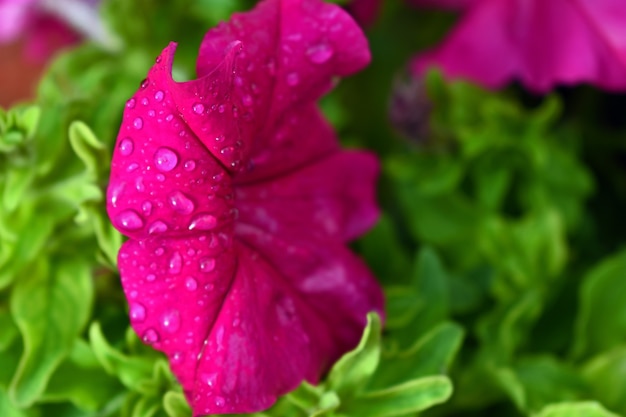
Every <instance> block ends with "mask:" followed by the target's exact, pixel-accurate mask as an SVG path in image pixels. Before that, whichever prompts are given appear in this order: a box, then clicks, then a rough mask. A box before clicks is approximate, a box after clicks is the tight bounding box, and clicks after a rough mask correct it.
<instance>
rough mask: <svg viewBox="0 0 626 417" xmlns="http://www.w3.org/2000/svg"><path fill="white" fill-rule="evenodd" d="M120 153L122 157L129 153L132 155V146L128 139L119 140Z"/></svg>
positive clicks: (130, 140)
mask: <svg viewBox="0 0 626 417" xmlns="http://www.w3.org/2000/svg"><path fill="white" fill-rule="evenodd" d="M119 148H120V153H121V154H122V155H124V156H128V155H130V154H131V153H133V148H134V144H133V141H132V139H130V138H124V139H122V140H121V142H120V146H119Z"/></svg>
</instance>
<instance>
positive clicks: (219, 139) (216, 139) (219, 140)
mask: <svg viewBox="0 0 626 417" xmlns="http://www.w3.org/2000/svg"><path fill="white" fill-rule="evenodd" d="M223 140H224V135H220V136H216V137H215V141H216V142H222V141H223Z"/></svg>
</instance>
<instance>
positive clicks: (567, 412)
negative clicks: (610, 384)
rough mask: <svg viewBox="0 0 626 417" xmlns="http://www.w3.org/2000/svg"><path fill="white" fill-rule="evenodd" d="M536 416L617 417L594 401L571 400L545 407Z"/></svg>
mask: <svg viewBox="0 0 626 417" xmlns="http://www.w3.org/2000/svg"><path fill="white" fill-rule="evenodd" d="M537 417H619V415H617V414H613V413H611V412H610V411H608V410H606V409H605V408H604V407H602V405H600V404H598V403H596V402H591V401H589V402H577V403H576V402H572V403H562V404H553V405H549V406H547V407H545V408H544V409H543V410H541V412H540V413H539V414H538V415H537Z"/></svg>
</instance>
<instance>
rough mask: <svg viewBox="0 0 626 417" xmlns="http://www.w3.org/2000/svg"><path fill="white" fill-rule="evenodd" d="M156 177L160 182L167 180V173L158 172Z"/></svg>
mask: <svg viewBox="0 0 626 417" xmlns="http://www.w3.org/2000/svg"><path fill="white" fill-rule="evenodd" d="M156 179H157V181H159V182H163V181H165V175H163V174H157V175H156Z"/></svg>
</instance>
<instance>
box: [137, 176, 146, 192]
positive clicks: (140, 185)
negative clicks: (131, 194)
mask: <svg viewBox="0 0 626 417" xmlns="http://www.w3.org/2000/svg"><path fill="white" fill-rule="evenodd" d="M135 188H136V189H137V191H139V192H143V191H144V190H145V187H144V185H143V177H137V178H136V179H135Z"/></svg>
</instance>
